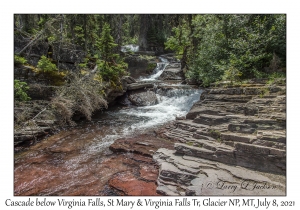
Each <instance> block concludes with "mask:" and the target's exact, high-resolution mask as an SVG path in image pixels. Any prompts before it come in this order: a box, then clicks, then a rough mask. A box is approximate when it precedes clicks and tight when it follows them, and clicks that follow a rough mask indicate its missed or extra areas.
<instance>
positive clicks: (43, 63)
mask: <svg viewBox="0 0 300 210" xmlns="http://www.w3.org/2000/svg"><path fill="white" fill-rule="evenodd" d="M37 67H38V68H39V69H41V70H42V71H43V72H53V71H56V70H57V67H56V65H55V64H54V63H52V62H51V60H50V59H49V58H46V56H44V55H43V56H42V57H41V59H40V60H39V62H38V65H37Z"/></svg>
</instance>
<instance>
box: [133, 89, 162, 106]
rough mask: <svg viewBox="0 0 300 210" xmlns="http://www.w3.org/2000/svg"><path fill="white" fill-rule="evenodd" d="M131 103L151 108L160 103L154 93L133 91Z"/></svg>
mask: <svg viewBox="0 0 300 210" xmlns="http://www.w3.org/2000/svg"><path fill="white" fill-rule="evenodd" d="M128 99H129V101H130V102H131V103H132V104H134V105H136V106H151V105H155V104H157V103H158V100H157V97H156V95H155V93H154V92H153V91H146V92H145V91H142V92H140V91H132V92H131V93H129V97H128Z"/></svg>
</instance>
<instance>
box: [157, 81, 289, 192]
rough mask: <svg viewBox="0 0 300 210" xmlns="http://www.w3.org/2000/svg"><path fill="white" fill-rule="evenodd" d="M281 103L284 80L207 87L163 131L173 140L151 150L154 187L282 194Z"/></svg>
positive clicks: (283, 146) (283, 133) (283, 137)
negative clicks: (155, 166) (155, 167)
mask: <svg viewBox="0 0 300 210" xmlns="http://www.w3.org/2000/svg"><path fill="white" fill-rule="evenodd" d="M270 89H272V90H274V91H275V90H276V91H275V92H273V91H270ZM266 93H267V94H266ZM285 106H286V95H285V86H283V85H282V86H280V85H278V86H277V88H274V87H272V86H268V85H266V84H264V83H263V82H261V83H259V84H257V83H250V84H247V85H246V87H225V86H221V87H217V88H210V89H207V90H206V91H205V92H203V93H202V95H201V100H200V101H199V102H197V103H195V104H194V106H193V107H192V109H191V110H190V112H189V113H188V114H187V115H186V119H184V118H178V119H177V120H176V122H175V125H176V128H171V129H168V130H167V131H166V132H164V133H162V136H163V137H165V138H168V139H170V140H176V141H177V142H178V143H175V145H174V149H172V150H169V149H159V150H158V151H157V152H156V153H155V154H154V159H155V160H156V162H157V163H158V164H159V166H160V172H159V177H158V181H157V183H158V188H157V192H159V193H161V194H164V195H285V174H286V113H285V112H286V107H285ZM245 180H247V181H245Z"/></svg>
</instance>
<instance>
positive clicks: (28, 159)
mask: <svg viewBox="0 0 300 210" xmlns="http://www.w3.org/2000/svg"><path fill="white" fill-rule="evenodd" d="M161 60H162V62H161V63H158V64H157V68H156V69H155V70H154V72H153V75H151V76H150V77H149V78H143V79H142V80H155V79H156V78H157V77H158V76H159V75H158V74H161V72H162V71H163V70H164V68H165V66H166V65H167V61H166V60H163V59H161ZM157 75H158V76H157ZM161 85H162V84H160V86H161ZM165 85H168V88H167V89H162V88H157V89H156V95H157V98H158V101H159V103H158V104H156V105H153V106H145V107H135V106H132V105H129V106H127V107H124V106H122V107H121V106H120V107H118V106H117V107H113V108H111V109H110V110H108V111H105V112H103V113H97V114H96V115H95V116H94V117H93V120H92V121H91V122H86V121H84V122H80V123H78V124H77V126H75V127H72V128H69V129H66V130H62V131H60V132H59V133H57V134H55V135H52V136H51V137H48V138H46V139H44V140H42V141H41V142H39V143H37V144H35V145H33V146H31V147H29V148H27V149H25V150H24V151H22V152H18V153H16V154H15V169H14V176H15V177H14V191H15V195H99V189H102V188H103V186H104V185H105V184H106V183H107V181H108V179H109V178H110V177H111V176H112V175H113V174H114V173H115V169H116V168H118V167H124V166H122V165H118V161H117V159H115V160H114V161H113V162H111V161H112V159H111V158H108V157H110V156H111V155H112V152H111V151H110V150H109V149H108V147H109V145H111V144H112V143H113V142H114V141H115V140H116V139H118V138H121V137H127V136H132V135H136V134H139V133H145V132H149V131H151V130H155V129H157V128H159V127H161V126H162V125H164V124H166V123H168V122H171V121H172V120H175V118H176V117H177V116H183V115H185V114H186V113H187V112H188V111H189V110H190V108H191V106H192V105H193V104H194V103H195V102H196V101H198V100H199V98H200V94H201V90H199V89H192V88H187V86H184V85H180V84H165Z"/></svg>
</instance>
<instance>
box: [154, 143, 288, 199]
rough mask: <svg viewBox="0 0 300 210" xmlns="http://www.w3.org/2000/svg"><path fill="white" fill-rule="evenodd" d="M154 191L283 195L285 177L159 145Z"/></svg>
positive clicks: (177, 193) (164, 192) (172, 193)
mask: <svg viewBox="0 0 300 210" xmlns="http://www.w3.org/2000/svg"><path fill="white" fill-rule="evenodd" d="M153 157H154V159H155V160H156V161H157V162H158V164H159V166H160V170H159V178H158V181H157V182H158V187H157V192H158V193H161V194H163V195H285V177H284V176H281V175H274V174H269V173H261V172H257V171H252V170H249V169H247V168H243V167H238V166H234V165H228V164H223V163H220V162H216V161H210V160H207V159H204V158H198V157H193V156H187V155H181V154H178V153H176V151H175V150H169V149H164V148H162V149H159V150H158V151H157V152H156V153H155V155H154V156H153Z"/></svg>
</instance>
